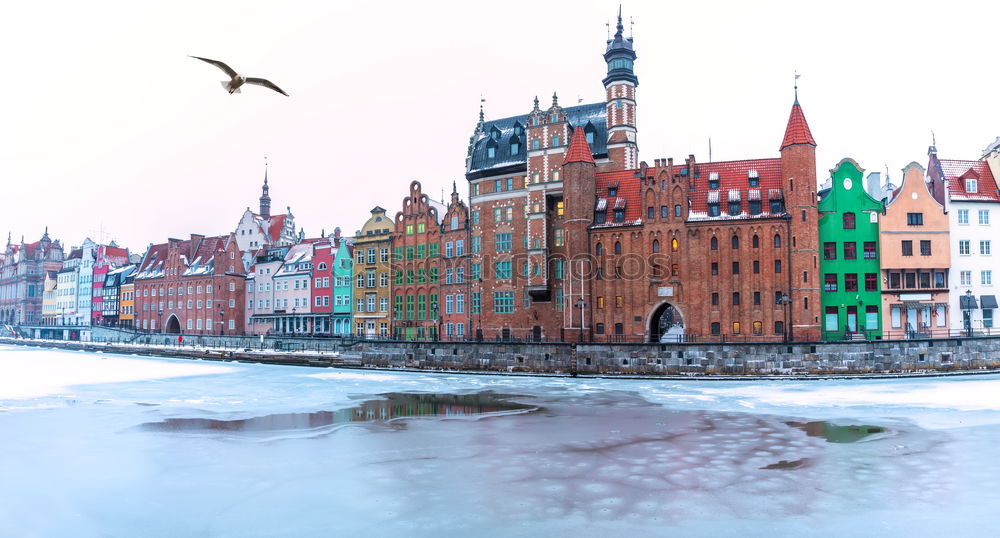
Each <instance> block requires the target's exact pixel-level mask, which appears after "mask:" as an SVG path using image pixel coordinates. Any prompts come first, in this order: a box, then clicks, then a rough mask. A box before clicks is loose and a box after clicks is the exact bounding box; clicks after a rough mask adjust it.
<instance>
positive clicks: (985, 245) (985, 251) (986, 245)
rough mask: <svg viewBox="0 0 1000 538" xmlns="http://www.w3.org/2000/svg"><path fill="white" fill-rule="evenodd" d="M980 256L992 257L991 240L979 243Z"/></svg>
mask: <svg viewBox="0 0 1000 538" xmlns="http://www.w3.org/2000/svg"><path fill="white" fill-rule="evenodd" d="M979 254H981V255H983V256H989V255H990V241H989V239H987V240H984V241H980V242H979Z"/></svg>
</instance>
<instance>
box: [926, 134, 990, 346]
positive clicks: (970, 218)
mask: <svg viewBox="0 0 1000 538" xmlns="http://www.w3.org/2000/svg"><path fill="white" fill-rule="evenodd" d="M991 150H992V151H991ZM928 153H929V163H928V165H927V168H928V170H927V173H928V175H929V176H930V178H931V181H932V184H933V185H941V189H940V190H941V191H942V195H941V199H940V201H941V202H943V203H946V204H947V206H946V207H947V211H948V220H949V225H950V232H951V233H950V237H951V247H950V249H951V278H950V282H949V284H950V286H951V289H950V291H951V293H950V298H949V311H950V313H951V316H950V325H949V326H950V328H951V330H952V333H953V334H954V333H959V332H961V333H962V334H979V333H981V332H986V331H992V330H993V329H994V327H996V322H995V321H994V318H995V317H996V315H997V295H998V292H997V288H996V287H995V286H994V278H993V277H994V276H997V277H998V278H1000V261H998V260H1000V257H997V256H993V247H994V246H997V245H994V243H993V242H994V241H995V240H997V230H998V229H1000V226H997V225H996V224H995V222H996V220H997V219H1000V191H998V190H997V181H996V173H997V172H998V171H1000V145H998V144H996V143H995V144H993V145H992V146H991V147H990V148H987V152H986V153H985V154H984V156H983V159H982V160H979V161H964V160H946V159H938V156H937V150H936V149H935V148H934V147H931V148H930V150H929V152H928Z"/></svg>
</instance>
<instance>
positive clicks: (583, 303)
mask: <svg viewBox="0 0 1000 538" xmlns="http://www.w3.org/2000/svg"><path fill="white" fill-rule="evenodd" d="M576 306H577V307H579V308H580V341H581V342H583V328H584V326H586V325H587V324H586V323H585V322H584V320H583V309H584V308H585V307H586V306H587V301H584V300H583V298H582V297H581V298H579V299H577V300H576Z"/></svg>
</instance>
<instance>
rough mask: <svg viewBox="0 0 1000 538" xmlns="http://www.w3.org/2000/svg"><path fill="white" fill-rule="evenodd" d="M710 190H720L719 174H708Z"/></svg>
mask: <svg viewBox="0 0 1000 538" xmlns="http://www.w3.org/2000/svg"><path fill="white" fill-rule="evenodd" d="M708 188H709V189H712V190H715V189H718V188H719V173H718V172H712V173H710V174H708Z"/></svg>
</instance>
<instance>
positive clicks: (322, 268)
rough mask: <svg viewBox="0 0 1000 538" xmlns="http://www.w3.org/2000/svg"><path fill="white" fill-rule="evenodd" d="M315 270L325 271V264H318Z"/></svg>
mask: <svg viewBox="0 0 1000 538" xmlns="http://www.w3.org/2000/svg"><path fill="white" fill-rule="evenodd" d="M316 269H317V270H318V271H325V270H326V262H320V264H319V265H317V266H316Z"/></svg>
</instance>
